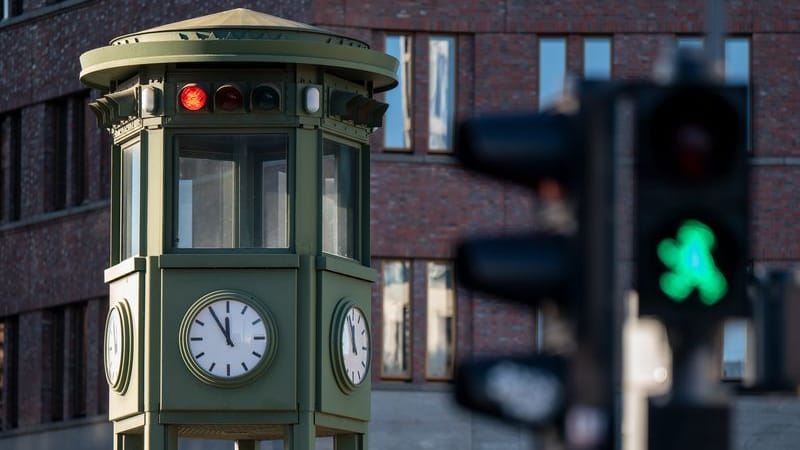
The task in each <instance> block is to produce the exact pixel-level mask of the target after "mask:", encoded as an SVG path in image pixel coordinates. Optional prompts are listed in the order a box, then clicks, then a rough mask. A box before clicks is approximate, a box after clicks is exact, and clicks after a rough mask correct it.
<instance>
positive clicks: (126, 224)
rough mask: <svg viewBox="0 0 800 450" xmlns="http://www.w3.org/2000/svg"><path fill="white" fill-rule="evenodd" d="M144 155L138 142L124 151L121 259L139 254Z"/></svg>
mask: <svg viewBox="0 0 800 450" xmlns="http://www.w3.org/2000/svg"><path fill="white" fill-rule="evenodd" d="M141 183H142V154H141V149H140V145H139V143H138V142H136V143H134V144H132V145H130V146H128V147H125V148H123V149H122V227H121V230H120V231H121V233H122V236H121V239H120V240H121V244H122V249H121V253H122V254H121V258H120V259H125V258H130V257H131V256H136V255H138V254H139V236H140V226H141V219H140V214H141V212H140V207H141V204H142V202H141V189H142V186H141Z"/></svg>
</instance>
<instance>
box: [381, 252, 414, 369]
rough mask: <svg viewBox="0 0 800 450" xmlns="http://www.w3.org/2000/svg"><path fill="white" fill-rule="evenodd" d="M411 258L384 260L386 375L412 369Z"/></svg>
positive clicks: (384, 353) (384, 357) (384, 366)
mask: <svg viewBox="0 0 800 450" xmlns="http://www.w3.org/2000/svg"><path fill="white" fill-rule="evenodd" d="M410 266H411V265H410V264H409V262H408V261H386V262H384V263H383V372H382V374H383V376H385V377H403V378H405V377H408V376H410V369H411V359H410V358H411V356H410V355H411V282H410V278H409V274H410V269H411V267H410Z"/></svg>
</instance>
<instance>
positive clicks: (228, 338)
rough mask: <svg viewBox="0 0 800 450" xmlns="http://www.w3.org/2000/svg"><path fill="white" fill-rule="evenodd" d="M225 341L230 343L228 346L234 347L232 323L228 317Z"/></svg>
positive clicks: (226, 319) (226, 318)
mask: <svg viewBox="0 0 800 450" xmlns="http://www.w3.org/2000/svg"><path fill="white" fill-rule="evenodd" d="M225 340H226V341H228V345H230V346H231V347H233V341H231V322H230V320H228V317H227V316H226V317H225Z"/></svg>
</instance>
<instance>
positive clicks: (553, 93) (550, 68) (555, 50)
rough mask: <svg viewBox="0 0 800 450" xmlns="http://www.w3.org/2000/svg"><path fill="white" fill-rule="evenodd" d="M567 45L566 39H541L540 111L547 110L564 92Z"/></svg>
mask: <svg viewBox="0 0 800 450" xmlns="http://www.w3.org/2000/svg"><path fill="white" fill-rule="evenodd" d="M566 73H567V43H566V40H565V39H564V38H542V39H539V109H545V108H547V107H548V106H550V104H551V103H553V102H554V101H556V100H558V99H559V98H560V97H561V94H562V93H563V92H564V77H565V76H566Z"/></svg>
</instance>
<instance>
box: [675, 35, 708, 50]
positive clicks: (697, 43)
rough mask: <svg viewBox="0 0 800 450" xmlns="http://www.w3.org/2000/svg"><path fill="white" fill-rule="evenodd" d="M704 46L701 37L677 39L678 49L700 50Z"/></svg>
mask: <svg viewBox="0 0 800 450" xmlns="http://www.w3.org/2000/svg"><path fill="white" fill-rule="evenodd" d="M704 45H705V42H704V40H703V38H701V37H682V38H678V48H698V49H702V48H703V46H704Z"/></svg>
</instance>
